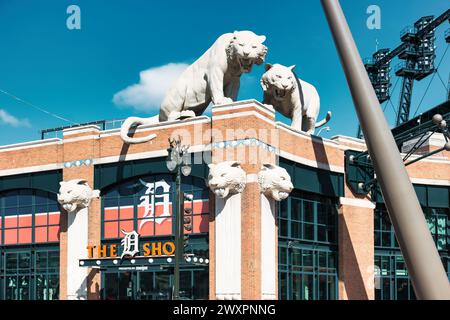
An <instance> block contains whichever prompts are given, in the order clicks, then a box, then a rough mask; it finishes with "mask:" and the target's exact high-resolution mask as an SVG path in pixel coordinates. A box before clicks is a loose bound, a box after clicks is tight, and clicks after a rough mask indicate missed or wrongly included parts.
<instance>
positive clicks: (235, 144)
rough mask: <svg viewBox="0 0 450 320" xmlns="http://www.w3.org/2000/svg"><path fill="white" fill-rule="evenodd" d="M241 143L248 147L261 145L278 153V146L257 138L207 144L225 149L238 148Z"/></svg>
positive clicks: (212, 147)
mask: <svg viewBox="0 0 450 320" xmlns="http://www.w3.org/2000/svg"><path fill="white" fill-rule="evenodd" d="M241 145H243V146H246V147H252V146H255V147H260V148H262V149H265V150H267V151H269V152H272V153H277V148H275V147H274V146H271V145H269V144H267V143H265V142H263V141H261V140H258V139H256V138H246V139H239V140H231V141H220V142H213V143H212V144H209V145H207V147H210V148H211V149H214V148H217V149H225V148H236V147H238V146H241Z"/></svg>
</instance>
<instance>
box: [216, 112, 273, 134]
mask: <svg viewBox="0 0 450 320" xmlns="http://www.w3.org/2000/svg"><path fill="white" fill-rule="evenodd" d="M251 116H255V117H257V118H258V119H261V120H263V121H265V122H267V123H269V124H270V125H272V126H274V128H275V122H274V121H273V120H270V119H268V118H266V117H264V116H263V115H261V114H260V113H258V112H256V111H244V112H239V113H230V114H223V115H220V116H213V118H214V121H215V120H225V119H233V118H240V117H251ZM251 130H256V129H251Z"/></svg>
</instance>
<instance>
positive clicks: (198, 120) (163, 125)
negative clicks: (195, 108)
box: [100, 116, 211, 138]
mask: <svg viewBox="0 0 450 320" xmlns="http://www.w3.org/2000/svg"><path fill="white" fill-rule="evenodd" d="M210 122H211V118H210V117H207V116H199V117H195V118H187V119H185V120H175V121H165V122H157V123H155V124H147V125H143V126H139V127H138V129H137V130H136V132H135V134H136V133H139V132H147V131H154V130H157V129H158V130H159V129H167V128H176V127H180V126H195V125H200V124H204V123H210ZM155 133H157V132H155ZM119 134H120V128H116V129H110V130H105V131H101V132H100V137H102V138H103V137H109V136H117V135H119Z"/></svg>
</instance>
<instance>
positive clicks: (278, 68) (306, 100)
mask: <svg viewBox="0 0 450 320" xmlns="http://www.w3.org/2000/svg"><path fill="white" fill-rule="evenodd" d="M294 68H295V66H290V67H286V66H283V65H281V64H273V65H272V64H266V65H265V69H266V72H265V73H264V74H263V75H262V77H261V87H262V88H263V91H264V98H263V104H265V105H270V106H273V108H274V109H275V111H278V112H279V113H281V114H282V115H283V116H285V117H287V118H289V119H291V120H292V123H291V127H293V128H294V129H296V130H299V131H304V132H307V133H309V134H313V133H314V129H315V128H318V127H321V126H323V125H325V124H326V123H327V122H328V121H330V119H331V112H330V111H328V113H327V116H326V118H325V119H323V120H322V121H319V122H317V116H318V115H319V111H320V98H319V94H318V93H317V90H316V88H315V87H314V86H313V85H312V84H310V83H308V82H306V81H303V80H301V79H299V78H297V77H296V75H295V73H294V72H293V70H294ZM299 87H301V91H300V90H299Z"/></svg>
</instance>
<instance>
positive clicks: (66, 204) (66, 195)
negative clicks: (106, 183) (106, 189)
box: [58, 179, 100, 212]
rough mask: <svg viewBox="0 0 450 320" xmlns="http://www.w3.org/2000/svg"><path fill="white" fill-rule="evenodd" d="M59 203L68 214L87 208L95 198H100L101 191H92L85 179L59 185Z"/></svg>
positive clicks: (62, 182) (63, 182)
mask: <svg viewBox="0 0 450 320" xmlns="http://www.w3.org/2000/svg"><path fill="white" fill-rule="evenodd" d="M59 185H60V188H59V194H58V202H59V203H60V204H61V206H62V207H63V208H64V210H66V211H67V212H75V211H76V210H77V209H82V208H87V207H89V204H90V203H91V200H92V199H93V198H98V197H99V196H100V191H99V190H92V189H91V187H89V184H88V182H87V181H86V180H84V179H73V180H69V181H61V182H60V183H59Z"/></svg>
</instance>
